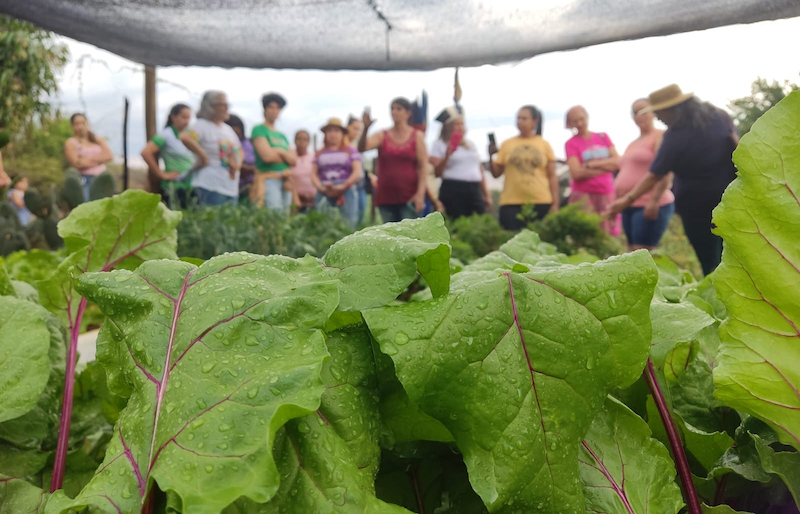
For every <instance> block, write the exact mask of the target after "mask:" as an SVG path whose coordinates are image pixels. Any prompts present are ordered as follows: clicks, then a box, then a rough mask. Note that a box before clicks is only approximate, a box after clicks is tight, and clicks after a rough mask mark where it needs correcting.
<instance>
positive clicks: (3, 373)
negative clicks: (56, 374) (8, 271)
mask: <svg viewBox="0 0 800 514" xmlns="http://www.w3.org/2000/svg"><path fill="white" fill-rule="evenodd" d="M47 316H48V313H47V311H46V310H44V309H42V308H41V307H40V306H38V305H35V304H33V303H30V302H28V301H25V300H19V299H17V298H14V297H10V296H2V297H0V355H2V358H0V422H3V421H8V420H10V419H14V418H18V417H20V416H22V415H23V414H25V413H27V412H29V411H30V410H31V409H33V407H34V406H35V405H36V403H37V402H38V401H39V397H40V396H41V395H42V393H43V392H44V388H45V386H46V385H47V379H48V378H49V377H50V360H49V358H48V352H49V350H50V332H49V331H48V329H47V322H46V321H45V319H46V318H47Z"/></svg>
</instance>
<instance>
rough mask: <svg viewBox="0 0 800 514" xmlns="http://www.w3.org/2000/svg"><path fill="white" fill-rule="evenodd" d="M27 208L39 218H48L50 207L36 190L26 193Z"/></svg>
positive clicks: (29, 190)
mask: <svg viewBox="0 0 800 514" xmlns="http://www.w3.org/2000/svg"><path fill="white" fill-rule="evenodd" d="M25 207H27V208H28V210H29V211H31V213H32V214H33V215H34V216H36V217H37V218H44V217H46V216H47V212H48V206H47V204H45V203H44V201H42V195H40V194H39V191H37V190H35V189H28V190H27V191H25Z"/></svg>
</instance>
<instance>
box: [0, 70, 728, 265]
mask: <svg viewBox="0 0 800 514" xmlns="http://www.w3.org/2000/svg"><path fill="white" fill-rule="evenodd" d="M261 103H262V107H263V112H264V122H263V123H261V124H259V125H256V126H255V127H253V129H252V131H251V133H250V137H249V138H248V137H247V133H246V130H245V126H244V123H243V122H242V120H241V119H240V118H239V117H238V116H235V115H231V114H229V112H228V101H227V97H226V95H225V93H223V92H220V91H208V92H206V93H205V94H204V95H203V98H202V102H201V104H200V109H199V110H198V112H197V115H196V118H197V119H196V121H194V123H192V122H191V118H192V109H191V108H190V107H189V106H188V105H185V104H177V105H175V106H174V107H173V108H172V109H171V110H170V113H169V118H168V120H167V124H166V126H165V127H164V128H163V129H162V130H161V131H160V132H159V133H158V134H157V135H156V136H155V137H153V138H152V139H151V140H150V141H149V142H148V143H147V145H146V146H145V148H144V149H143V150H142V157H143V158H144V159H145V161H146V162H147V164H148V167H149V169H150V174H151V177H154V178H156V179H157V180H159V181H160V188H161V193H162V195H163V197H164V200H165V201H166V202H168V203H170V204H177V205H179V206H181V207H186V206H187V205H188V204H189V203H190V201H196V202H197V203H199V204H201V205H222V204H234V203H237V202H240V201H246V202H250V203H252V204H253V205H255V206H266V207H267V208H270V209H274V210H277V211H281V212H284V213H288V212H289V211H290V209H291V208H292V206H294V207H295V208H296V209H297V210H299V211H301V212H303V211H307V210H309V209H312V208H315V209H321V210H332V209H336V210H338V211H339V212H340V214H341V216H342V217H343V218H344V219H345V220H346V221H347V222H348V223H349V224H350V226H351V227H353V228H355V227H356V226H357V225H358V224H359V223H360V222H361V221H362V220H363V216H364V214H365V209H366V204H367V200H366V197H367V193H368V192H370V191H371V193H372V195H373V203H374V205H375V206H376V207H377V208H378V210H379V211H380V215H381V219H382V220H383V221H384V222H394V221H399V220H402V219H404V218H413V217H417V216H420V215H422V214H424V213H426V212H429V211H431V210H433V209H436V210H440V211H443V212H445V213H446V214H447V215H448V217H451V218H457V217H460V216H468V215H471V214H480V213H484V212H486V210H487V208H489V207H490V206H491V196H490V194H489V192H488V190H487V186H486V178H485V173H484V165H483V164H482V162H481V158H480V156H479V153H478V147H477V146H476V144H475V143H474V142H472V141H470V140H469V139H468V138H467V137H465V136H466V132H467V128H466V123H465V118H464V111H463V109H462V108H461V106H460V105H458V104H456V105H454V106H452V107H448V108H447V109H445V110H443V111H442V112H441V113H440V114H439V115H438V116H437V117H436V121H437V122H439V123H441V132H440V134H439V137H438V138H437V139H436V141H435V142H434V143H433V145H432V147H431V150H430V153H429V152H428V149H427V147H426V144H425V137H424V133H425V130H426V128H427V125H426V122H425V116H424V115H423V116H419V107H420V106H419V105H418V104H412V103H411V102H409V101H408V100H406V99H405V98H396V99H394V100H392V102H391V117H392V122H393V124H392V126H391V127H390V128H388V129H384V130H380V131H371V129H372V126H373V123H374V120H373V119H372V117H371V115H370V113H369V112H368V111H365V112H364V114H363V116H362V118H361V119H358V118H356V117H353V116H350V117H349V119H347V121H346V123H343V122H342V121H341V120H340V119H338V118H331V119H329V120H328V121H327V123H325V124H324V125H323V126H322V127H321V128H320V130H321V132H322V133H323V134H324V139H323V144H322V148H321V149H320V150H318V151H316V152H312V151H311V150H310V141H311V135H310V134H309V132H308V131H306V130H301V131H298V132H297V133H296V134H295V136H294V148H292V146H291V145H290V143H289V140H288V138H287V137H286V136H285V135H284V134H283V133H281V132H280V131H279V130H278V129H277V128H276V122H277V120H278V118H279V116H280V113H281V110H282V109H283V108H284V107H285V106H286V100H285V98H284V97H283V96H281V95H279V94H277V93H268V94H266V95H264V96H263V97H262V99H261ZM631 115H632V117H633V121H634V123H635V124H636V125H637V126H638V128H639V131H640V135H639V137H638V138H637V139H636V140H634V141H633V142H632V143H630V145H629V146H628V148H627V149H626V150H625V152H624V153H623V154H622V155H619V154H618V152H617V150H616V148H615V147H614V143H613V142H612V140H611V138H610V137H609V136H608V134H606V133H603V132H592V131H590V130H589V115H588V112H587V110H586V109H585V108H583V107H581V106H576V107H573V108H571V109H569V111H568V112H567V115H566V127H567V128H569V129H571V130H572V131H573V133H574V136H573V137H572V138H571V139H570V140H569V141H567V143H566V145H565V153H566V157H567V160H566V162H567V165H568V167H569V173H570V178H571V183H570V189H571V193H570V196H569V201H570V202H572V203H575V202H581V203H582V205H583V208H585V209H587V210H590V211H592V212H595V213H598V214H601V215H602V216H603V218H602V222H601V223H602V227H603V229H604V230H606V231H607V232H608V233H609V234H612V235H614V236H616V235H619V234H620V231H621V229H622V230H624V232H625V235H626V238H627V241H628V245H629V248H630V249H631V250H634V249H639V248H646V249H654V248H655V247H656V246H658V244H659V241H660V239H661V237H662V235H663V234H664V231H665V230H666V228H667V225H668V224H669V221H670V219H671V217H672V216H673V214H674V213H677V214H679V215H680V217H681V220H682V222H683V227H684V230H685V232H686V235H687V237H688V239H689V242H690V243H691V245H692V247H693V248H694V250H695V252H696V254H697V257H698V259H699V261H700V264H701V266H702V269H703V272H704V273H705V274H708V273H710V272H711V271H713V270H714V268H716V266H717V265H718V264H719V262H720V260H721V255H722V240H721V239H720V238H719V237H718V236H716V235H714V234H713V233H712V223H711V213H712V210H713V209H714V207H716V205H717V204H718V203H719V201H720V199H721V197H722V193H723V191H724V190H725V188H726V187H727V186H728V184H729V183H730V182H731V181H732V180H734V178H735V175H736V169H735V166H734V165H733V162H732V159H731V154H732V152H733V150H734V149H735V148H736V145H737V144H738V135H737V132H736V129H735V127H734V126H733V123H732V122H731V119H730V117H729V116H728V114H727V113H725V112H724V111H723V110H722V109H719V108H717V107H714V106H713V105H711V104H708V103H705V102H701V101H700V100H698V99H697V98H696V97H694V95H692V94H691V93H687V94H685V93H683V92H682V91H681V90H680V88H679V87H678V86H676V85H672V86H668V87H666V88H664V89H661V90H659V91H656V92H654V93H652V94H651V95H650V96H649V97H648V98H641V99H638V100H636V101H635V102H633V105H632V109H631ZM656 118H658V119H660V120H661V121H662V122H664V124H665V125H666V126H667V130H666V131H662V130H659V129H657V128H656V127H655V125H654V121H655V119H656ZM71 122H72V127H73V137H71V138H69V139H68V140H67V141H66V143H65V155H66V158H67V160H68V161H69V163H70V164H71V165H72V166H73V167H74V168H76V169H77V170H78V171H79V173H80V175H81V177H82V182H83V187H84V194H85V196H86V197H87V199H88V191H89V187H90V186H91V183H92V180H93V179H94V177H96V176H97V175H99V174H100V173H102V172H103V171H104V170H105V164H106V163H107V162H108V161H110V160H111V158H112V154H111V151H110V149H109V147H108V144H107V143H106V142H105V141H104V140H103V139H102V138H100V137H98V136H96V135H95V134H93V133H92V132H91V130H89V125H88V121H87V119H86V117H85V116H84V115H83V114H75V115H73V116H72V118H71ZM542 125H543V116H542V113H541V111H539V109H537V108H536V107H534V106H532V105H526V106H523V107H522V108H520V110H519V111H518V113H517V128H518V129H519V134H518V135H516V136H514V137H512V138H510V139H508V140H506V141H504V142H503V143H502V144H501V145H500V146H499V147H498V146H497V145H496V144H495V142H494V139H493V135H490V142H489V148H488V151H489V171H490V172H491V174H492V175H493V176H494V177H500V176H504V177H505V180H504V185H503V191H502V193H501V195H500V207H499V218H500V223H501V225H502V226H503V227H504V228H505V229H507V230H512V231H513V230H520V229H521V228H523V227H525V226H527V224H528V223H529V222H530V221H533V220H535V219H541V218H543V217H544V216H546V215H547V214H548V213H551V212H555V211H557V210H558V209H559V206H560V203H561V192H560V188H559V180H558V177H557V175H556V164H557V159H556V157H555V154H554V152H553V149H552V147H551V146H550V144H549V143H548V142H547V141H546V140H545V139H544V138H543V137H542ZM370 132H372V133H370ZM369 150H377V153H378V158H377V165H376V169H375V170H374V171H375V173H367V170H366V168H365V166H364V163H363V162H362V157H361V155H362V153H363V152H367V151H369ZM159 159H161V160H163V161H164V169H162V168H161V167H160V165H159ZM0 162H1V161H0ZM0 170H2V168H1V167H0ZM3 175H4V176H5V178H7V175H5V174H4V173H3ZM431 177H438V178H441V186H440V188H439V191H438V197H437V195H436V194H435V192H434V190H433V187H431V185H430V183H429V182H430V178H431ZM18 182H19V185H18V186H17V184H14V185H15V186H17V187H14V188H12V190H11V191H9V198H10V200H11V201H12V202H13V203H14V205H16V206H18V207H19V208H20V209H22V208H24V203H23V201H22V196H23V193H24V189H25V187H26V185H27V182H26V181H24V180H19V181H18ZM526 206H529V207H528V208H526ZM23 214H24V213H23Z"/></svg>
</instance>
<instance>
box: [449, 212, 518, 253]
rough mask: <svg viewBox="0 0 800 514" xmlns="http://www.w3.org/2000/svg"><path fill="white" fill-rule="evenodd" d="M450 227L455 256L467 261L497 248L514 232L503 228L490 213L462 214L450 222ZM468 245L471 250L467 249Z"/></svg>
mask: <svg viewBox="0 0 800 514" xmlns="http://www.w3.org/2000/svg"><path fill="white" fill-rule="evenodd" d="M448 229H449V230H450V236H451V241H450V244H451V245H453V256H454V257H456V258H457V259H460V260H462V261H465V262H468V261H471V260H474V259H476V258H478V257H483V256H484V255H486V254H488V253H490V252H493V251H495V250H497V249H498V248H500V245H502V244H503V243H505V242H506V241H508V240H509V239H511V238H512V237H513V234H511V233H510V232H508V231H506V230H503V227H501V226H500V223H498V222H497V219H495V218H494V217H493V216H491V215H489V214H473V215H472V216H462V217H460V218H458V219H457V220H455V221H452V222H449V223H448ZM462 243H463V244H466V246H464V245H463V244H462ZM467 247H469V249H470V250H467ZM462 248H463V249H462ZM456 249H459V251H456Z"/></svg>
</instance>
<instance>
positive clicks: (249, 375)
mask: <svg viewBox="0 0 800 514" xmlns="http://www.w3.org/2000/svg"><path fill="white" fill-rule="evenodd" d="M78 291H79V292H80V293H81V294H83V295H85V296H86V297H87V298H89V299H90V300H92V301H94V302H96V303H97V305H98V306H99V307H100V308H101V309H102V310H103V312H104V313H105V314H106V316H108V322H107V323H105V324H104V326H103V328H102V330H101V332H100V338H99V342H98V351H97V354H98V360H99V361H100V362H101V363H102V364H103V366H104V367H105V368H106V370H107V371H108V379H109V386H110V387H111V389H112V391H113V390H115V389H116V390H125V389H126V391H125V392H127V393H128V395H129V396H130V399H129V401H128V404H127V407H126V408H125V410H124V411H123V412H122V413H121V414H120V417H119V420H118V421H117V423H116V426H115V427H114V432H115V434H114V438H113V439H112V440H111V443H110V444H109V448H108V452H107V453H106V458H105V461H104V463H103V466H102V467H101V468H100V470H98V473H97V475H96V476H95V477H94V479H93V480H92V481H91V482H90V483H89V485H88V486H87V487H86V488H85V489H84V490H83V491H82V492H81V494H79V495H78V497H77V498H76V499H75V501H74V502H72V503H71V504H70V505H69V506H70V507H71V508H79V507H81V506H91V507H92V508H95V509H99V510H101V511H104V512H116V509H119V510H121V511H123V512H133V511H138V510H140V509H141V506H142V504H143V502H144V499H145V497H146V495H147V491H148V489H149V488H150V487H151V484H152V480H155V482H157V484H158V486H159V488H160V489H161V490H162V491H166V492H173V493H175V494H176V495H177V496H179V497H180V500H181V502H182V510H183V511H185V512H219V511H220V510H221V509H222V508H224V507H225V506H227V505H229V504H230V503H232V502H233V501H234V500H236V499H237V498H239V497H240V496H245V497H247V498H250V499H252V500H254V501H256V502H265V501H267V500H269V499H270V498H271V497H272V496H273V495H274V494H275V493H276V492H277V490H278V485H279V481H280V480H279V476H278V470H277V468H276V465H275V461H274V459H273V456H272V451H271V450H272V445H273V441H274V438H275V434H276V432H277V431H278V429H279V428H280V427H281V426H283V425H284V424H285V423H286V422H287V421H288V420H289V419H292V418H296V417H299V416H304V415H306V414H308V413H309V412H313V411H314V410H316V409H317V408H318V407H319V401H320V396H321V395H322V392H323V385H322V381H321V380H320V373H321V370H322V364H323V361H324V360H325V359H326V358H327V357H328V353H327V351H326V349H325V342H324V336H323V334H322V331H321V329H322V327H324V326H325V323H326V322H327V320H328V318H329V317H330V315H331V313H332V312H333V310H334V309H335V308H336V304H337V301H338V284H337V283H336V281H332V280H330V279H329V278H328V276H327V273H326V272H325V270H324V269H323V268H322V267H321V266H320V265H319V263H318V262H317V261H316V260H315V259H313V258H311V257H307V258H303V259H299V260H295V259H289V258H285V257H278V256H273V257H263V256H256V255H252V254H245V253H238V254H226V255H224V256H220V257H216V258H213V259H210V260H208V261H206V262H205V263H204V264H203V265H202V266H200V267H199V268H196V267H194V266H193V265H191V264H188V263H183V262H178V261H164V260H162V261H151V262H146V263H145V264H143V265H141V266H140V267H139V268H137V270H136V271H135V272H129V271H123V270H120V271H114V272H110V273H93V274H87V275H84V276H83V277H81V280H80V282H79V284H78ZM123 384H124V385H123ZM221 477H224V478H221ZM98 495H105V496H98Z"/></svg>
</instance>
